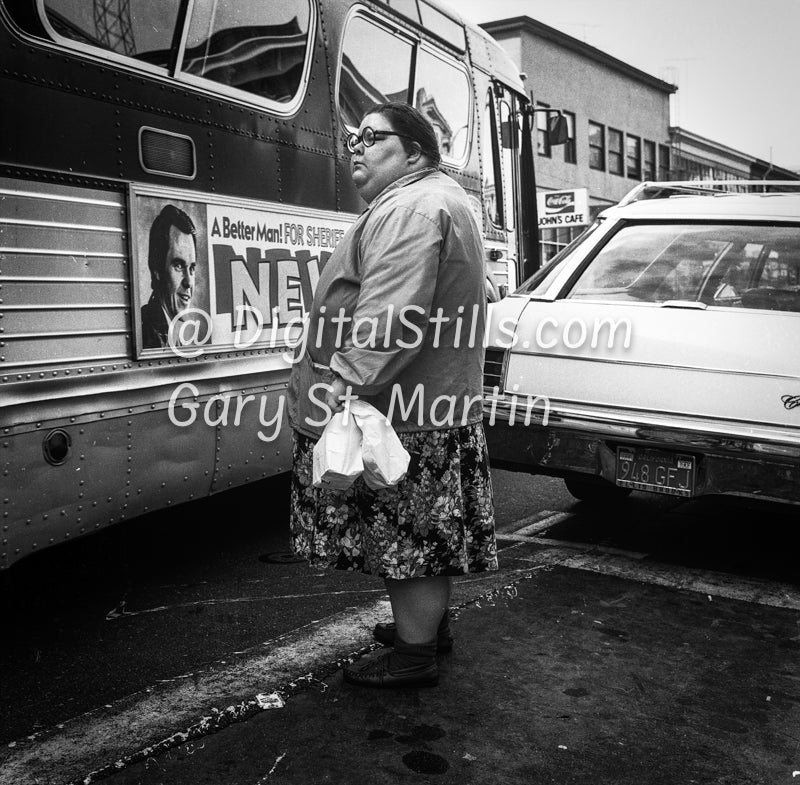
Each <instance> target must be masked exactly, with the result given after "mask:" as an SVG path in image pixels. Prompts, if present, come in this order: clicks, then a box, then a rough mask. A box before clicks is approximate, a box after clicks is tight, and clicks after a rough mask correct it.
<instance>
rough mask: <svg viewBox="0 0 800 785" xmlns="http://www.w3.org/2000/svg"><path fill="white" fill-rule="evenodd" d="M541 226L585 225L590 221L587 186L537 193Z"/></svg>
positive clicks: (546, 227)
mask: <svg viewBox="0 0 800 785" xmlns="http://www.w3.org/2000/svg"><path fill="white" fill-rule="evenodd" d="M536 202H537V208H538V212H539V228H540V229H550V228H556V227H559V226H585V225H586V224H588V223H589V195H588V192H587V190H586V188H575V189H573V190H570V191H542V192H540V193H537V194H536Z"/></svg>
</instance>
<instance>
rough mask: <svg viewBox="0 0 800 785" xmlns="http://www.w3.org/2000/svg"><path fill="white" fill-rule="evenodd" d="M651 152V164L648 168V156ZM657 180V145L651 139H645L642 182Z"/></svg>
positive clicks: (643, 144)
mask: <svg viewBox="0 0 800 785" xmlns="http://www.w3.org/2000/svg"><path fill="white" fill-rule="evenodd" d="M648 150H649V151H650V153H651V155H650V156H649V159H650V161H649V163H650V166H649V168H648V155H647V151H648ZM655 179H656V143H655V142H653V141H651V140H650V139H643V140H642V180H655Z"/></svg>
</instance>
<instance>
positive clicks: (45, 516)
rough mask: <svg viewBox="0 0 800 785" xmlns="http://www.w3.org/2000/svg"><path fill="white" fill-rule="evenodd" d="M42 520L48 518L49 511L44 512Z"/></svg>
mask: <svg viewBox="0 0 800 785" xmlns="http://www.w3.org/2000/svg"><path fill="white" fill-rule="evenodd" d="M42 520H44V521H46V520H47V513H46V512H44V513H42Z"/></svg>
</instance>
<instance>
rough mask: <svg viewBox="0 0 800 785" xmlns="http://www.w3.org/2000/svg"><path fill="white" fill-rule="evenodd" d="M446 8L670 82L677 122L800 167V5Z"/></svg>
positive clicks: (611, 0)
mask: <svg viewBox="0 0 800 785" xmlns="http://www.w3.org/2000/svg"><path fill="white" fill-rule="evenodd" d="M446 1H447V2H448V3H449V5H450V6H451V7H452V8H454V9H457V10H458V12H459V13H461V14H462V15H463V16H465V17H467V18H469V19H472V20H473V21H475V22H487V21H490V20H493V19H507V18H509V17H513V16H530V17H531V18H533V19H536V20H538V21H540V22H544V24H546V25H549V26H550V27H555V28H556V29H557V30H561V31H562V32H564V33H567V34H568V35H571V36H572V37H573V38H577V39H579V40H581V41H585V42H586V43H587V44H590V45H591V46H594V47H597V48H598V49H602V50H603V51H604V52H608V54H611V55H613V56H614V57H616V58H618V59H620V60H622V61H624V62H626V63H629V64H630V65H633V66H636V67H637V68H639V69H641V70H642V71H646V72H647V73H649V74H652V75H653V76H657V77H659V78H660V79H664V80H665V81H667V82H672V83H673V84H676V85H677V86H678V94H677V96H676V98H675V99H673V105H672V107H673V108H672V112H673V116H672V123H673V124H675V125H680V126H682V127H683V128H685V129H686V130H688V131H692V132H694V133H697V134H700V135H701V136H706V137H708V138H710V139H713V140H714V141H717V142H720V143H722V144H725V145H727V146H728V147H732V148H734V149H735V150H739V151H740V152H743V153H747V154H749V155H754V156H757V157H759V158H763V159H764V160H766V161H770V160H771V161H772V162H773V163H774V164H776V165H778V166H783V167H785V168H787V169H794V170H800V0H446ZM529 77H532V74H529Z"/></svg>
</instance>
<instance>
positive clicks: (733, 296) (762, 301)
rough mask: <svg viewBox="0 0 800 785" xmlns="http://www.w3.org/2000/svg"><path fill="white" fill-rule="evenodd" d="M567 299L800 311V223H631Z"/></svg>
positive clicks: (608, 244)
mask: <svg viewBox="0 0 800 785" xmlns="http://www.w3.org/2000/svg"><path fill="white" fill-rule="evenodd" d="M567 297H569V298H586V299H590V298H591V299H595V300H614V301H620V300H623V301H631V302H643V303H664V302H667V301H670V300H681V301H689V302H696V303H703V304H705V305H706V306H709V307H711V306H720V307H725V308H759V309H766V310H772V311H793V312H795V313H800V226H786V225H783V226H775V225H772V226H767V225H757V224H753V225H751V224H727V223H726V224H698V223H684V224H628V225H625V226H623V227H622V228H621V229H620V231H618V232H616V233H615V234H614V235H613V236H611V237H610V238H609V240H608V241H607V242H606V244H605V245H604V246H603V247H602V248H601V249H600V250H599V252H598V253H597V254H596V255H595V256H594V257H593V258H592V259H591V261H590V262H589V264H588V266H587V267H586V268H585V269H584V271H583V273H582V274H581V276H580V277H579V278H578V279H577V281H576V282H575V284H574V285H573V287H572V289H571V290H570V292H569V293H568V294H567Z"/></svg>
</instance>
